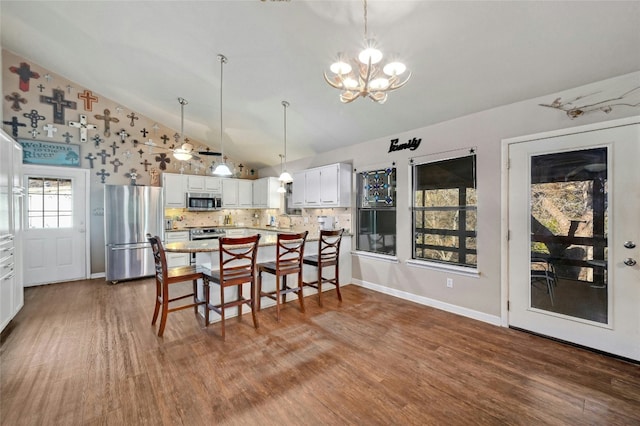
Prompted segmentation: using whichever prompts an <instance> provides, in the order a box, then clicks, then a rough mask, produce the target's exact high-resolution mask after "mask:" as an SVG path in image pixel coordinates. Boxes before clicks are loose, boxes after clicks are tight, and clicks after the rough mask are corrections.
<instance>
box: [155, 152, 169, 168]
mask: <svg viewBox="0 0 640 426" xmlns="http://www.w3.org/2000/svg"><path fill="white" fill-rule="evenodd" d="M156 162H158V163H160V164H159V165H158V167H159V168H160V170H167V163H170V162H171V158H167V154H165V153H162V154H159V155H156Z"/></svg>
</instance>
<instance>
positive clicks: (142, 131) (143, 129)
mask: <svg viewBox="0 0 640 426" xmlns="http://www.w3.org/2000/svg"><path fill="white" fill-rule="evenodd" d="M140 133H142V137H143V138H146V137H147V133H149V132H148V131H147V129H146V127H144V128H142V130H140Z"/></svg>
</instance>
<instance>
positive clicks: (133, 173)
mask: <svg viewBox="0 0 640 426" xmlns="http://www.w3.org/2000/svg"><path fill="white" fill-rule="evenodd" d="M124 175H125V177H128V178H129V179H131V185H135V184H136V179H138V171H137V170H136V169H131V170H129V173H125V174H124Z"/></svg>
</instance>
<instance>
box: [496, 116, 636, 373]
mask: <svg viewBox="0 0 640 426" xmlns="http://www.w3.org/2000/svg"><path fill="white" fill-rule="evenodd" d="M625 123H627V122H625ZM636 123H637V121H636ZM598 127H600V126H598ZM602 127H605V125H603V126H602ZM556 134H557V133H556ZM508 153H509V164H510V166H509V177H508V182H509V189H508V191H509V192H508V193H509V196H508V200H509V201H508V210H509V218H508V220H509V235H510V237H509V252H508V256H509V262H508V265H509V275H508V277H509V278H508V280H509V325H510V326H512V327H517V328H522V329H526V330H529V331H533V332H536V333H540V334H543V335H546V336H550V337H554V338H558V339H561V340H564V341H568V342H572V343H576V344H579V345H583V346H586V347H590V348H594V349H597V350H601V351H604V352H608V353H612V354H616V355H619V356H623V357H626V358H630V359H635V360H640V309H638V307H639V306H640V266H639V265H638V264H637V261H638V260H639V258H640V124H627V125H621V126H618V127H610V128H599V129H596V128H595V127H594V126H591V127H585V128H582V129H580V130H579V133H572V134H564V135H560V136H552V137H545V136H544V135H540V136H538V137H536V138H533V139H532V140H524V141H521V142H517V143H511V144H509V145H508Z"/></svg>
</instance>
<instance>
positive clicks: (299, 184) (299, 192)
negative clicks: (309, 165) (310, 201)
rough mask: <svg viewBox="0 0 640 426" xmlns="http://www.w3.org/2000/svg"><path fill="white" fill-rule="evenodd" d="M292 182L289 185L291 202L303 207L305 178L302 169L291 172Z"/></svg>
mask: <svg viewBox="0 0 640 426" xmlns="http://www.w3.org/2000/svg"><path fill="white" fill-rule="evenodd" d="M292 177H293V182H292V185H291V204H293V205H294V206H296V207H303V206H304V200H305V187H306V183H305V179H306V173H305V171H304V170H302V171H299V172H294V173H293V174H292Z"/></svg>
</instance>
